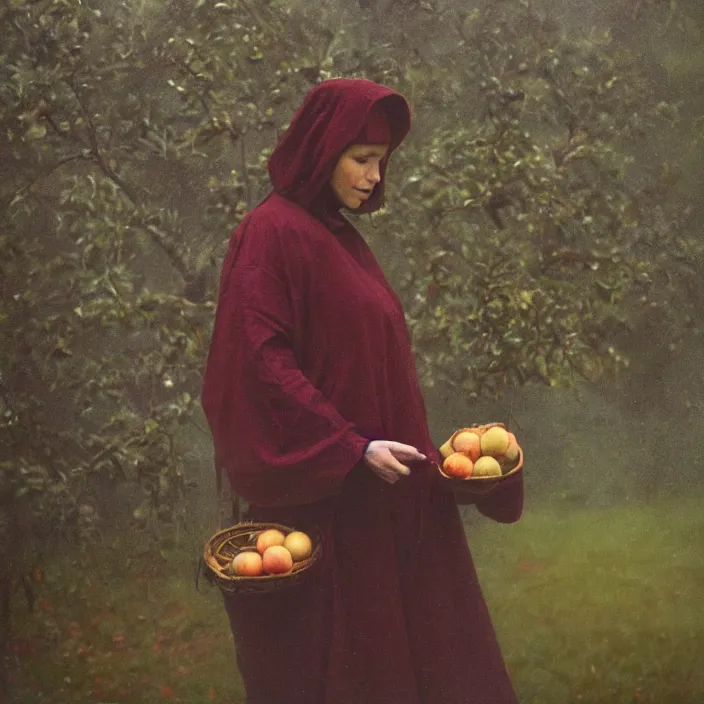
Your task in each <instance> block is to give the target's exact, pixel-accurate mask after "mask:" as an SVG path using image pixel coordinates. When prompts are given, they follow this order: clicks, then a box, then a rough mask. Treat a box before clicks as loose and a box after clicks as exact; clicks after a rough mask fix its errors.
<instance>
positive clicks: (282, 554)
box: [262, 545, 293, 574]
mask: <svg viewBox="0 0 704 704" xmlns="http://www.w3.org/2000/svg"><path fill="white" fill-rule="evenodd" d="M262 564H263V566H264V571H265V572H266V573H267V574H285V573H286V572H290V571H291V568H292V567H293V558H292V557H291V553H290V552H289V551H288V550H287V549H286V548H285V547H284V546H283V545H272V546H271V547H270V548H267V549H266V550H265V552H264V555H263V556H262Z"/></svg>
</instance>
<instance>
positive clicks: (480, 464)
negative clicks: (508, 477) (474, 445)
mask: <svg viewBox="0 0 704 704" xmlns="http://www.w3.org/2000/svg"><path fill="white" fill-rule="evenodd" d="M500 475H501V465H500V464H499V463H498V460H496V458H495V457H491V456H489V455H484V456H483V457H480V458H479V459H478V460H477V461H476V462H475V463H474V472H473V474H472V476H474V477H497V476H500Z"/></svg>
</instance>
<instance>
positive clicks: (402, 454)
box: [388, 442, 428, 462]
mask: <svg viewBox="0 0 704 704" xmlns="http://www.w3.org/2000/svg"><path fill="white" fill-rule="evenodd" d="M388 449H389V451H390V452H391V453H392V454H393V455H394V457H396V458H397V459H400V460H406V461H408V462H413V461H418V460H425V459H428V458H427V457H426V456H425V455H424V454H423V453H422V452H419V451H418V450H417V449H416V448H415V447H413V446H412V445H404V444H403V443H401V442H389V444H388Z"/></svg>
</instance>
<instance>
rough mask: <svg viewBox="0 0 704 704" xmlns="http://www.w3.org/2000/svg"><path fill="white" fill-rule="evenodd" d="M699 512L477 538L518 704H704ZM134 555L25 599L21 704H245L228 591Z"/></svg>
mask: <svg viewBox="0 0 704 704" xmlns="http://www.w3.org/2000/svg"><path fill="white" fill-rule="evenodd" d="M703 505H704V502H703V501H702V499H701V498H688V499H686V500H678V501H674V500H670V501H666V502H662V503H659V504H656V505H655V504H654V505H651V506H649V507H646V508H643V507H623V508H618V509H608V510H601V511H587V510H583V511H569V512H568V511H560V510H556V509H554V508H553V509H550V508H544V509H539V508H532V507H529V508H528V509H527V510H526V513H525V515H524V517H523V518H522V519H521V521H520V522H519V523H517V524H515V525H508V526H505V525H498V524H493V523H490V522H488V521H482V522H481V523H479V524H478V525H473V526H472V527H470V528H468V535H469V539H470V543H471V546H472V552H473V554H474V558H475V562H476V565H477V569H478V571H479V575H480V580H481V583H482V585H483V589H484V593H485V596H486V599H487V602H488V604H489V607H490V609H491V612H492V615H493V618H494V623H495V625H496V628H497V631H498V634H499V638H500V641H501V643H502V646H503V650H504V654H505V657H506V661H507V664H508V666H509V669H510V671H511V674H512V677H513V681H514V683H515V686H516V690H517V692H518V695H519V700H520V702H521V704H553V703H554V704H572V703H575V704H576V703H580V704H597V703H598V704H642V703H649V704H669V703H672V704H675V703H676V704H696V703H697V702H700V701H701V702H704V664H703V663H704V661H703V660H702V657H701V653H704V609H702V606H701V602H700V599H701V595H702V594H704V560H703V559H702V558H703V557H704V544H703V543H702V536H704V511H702V506H703ZM137 540H138V538H137V537H136V536H135V535H134V534H132V535H131V537H130V538H129V539H128V538H126V537H122V538H120V539H119V540H118V539H114V540H113V541H112V542H111V541H108V540H105V542H104V544H103V545H102V546H100V548H99V549H96V550H95V551H94V552H91V553H82V554H75V555H69V554H66V555H57V556H56V559H55V561H53V562H52V563H51V564H48V565H46V567H45V570H44V575H43V579H42V581H41V583H38V584H37V591H38V601H37V605H36V607H35V613H34V614H29V613H28V611H27V607H26V605H25V604H23V602H22V601H21V600H20V599H19V598H18V599H17V601H16V604H15V610H16V611H15V613H16V615H15V619H16V624H15V629H16V637H15V640H14V642H13V644H12V649H13V652H14V658H13V672H12V676H13V681H14V684H15V686H16V687H17V689H18V691H20V692H21V693H22V696H21V697H20V699H19V701H20V702H21V703H22V704H24V703H25V702H27V704H34V702H46V703H47V704H59V703H61V704H65V703H66V702H77V703H80V702H94V703H98V702H110V703H112V702H115V703H117V702H130V704H151V703H157V702H160V703H162V702H186V703H187V704H201V703H205V702H208V703H209V704H212V703H222V704H237V703H238V702H241V701H243V696H242V690H241V685H240V683H239V680H238V677H237V672H236V666H235V661H234V654H233V646H232V640H231V636H230V633H229V628H228V625H227V623H226V620H225V613H224V609H223V608H222V606H221V601H220V597H219V592H217V591H216V590H215V589H214V588H212V587H211V586H210V585H209V584H208V583H207V582H205V583H203V582H202V583H201V591H202V593H198V592H196V591H195V587H194V569H193V560H194V557H195V554H194V551H193V550H183V551H182V552H181V553H179V552H178V551H175V552H173V553H172V554H165V555H164V556H159V557H153V556H151V557H150V555H149V553H147V552H144V551H142V553H141V554H140V548H139V545H138V544H137V542H136V541H137ZM127 554H130V555H132V557H131V558H130V559H129V560H128V559H127V558H126V557H124V556H125V555H127ZM78 575H80V576H78Z"/></svg>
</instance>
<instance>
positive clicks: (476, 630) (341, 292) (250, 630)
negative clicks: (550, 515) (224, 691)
mask: <svg viewBox="0 0 704 704" xmlns="http://www.w3.org/2000/svg"><path fill="white" fill-rule="evenodd" d="M379 100H384V103H385V105H386V107H387V109H388V111H389V116H390V119H391V124H392V128H393V139H392V144H391V147H392V149H391V150H390V151H393V148H395V147H396V146H398V144H399V143H400V142H401V141H402V140H403V138H404V137H405V135H406V133H407V132H408V129H409V126H410V111H409V109H408V105H407V103H406V101H405V100H404V99H403V98H402V97H401V96H400V95H399V94H397V93H395V92H393V91H392V90H390V89H388V88H385V87H382V86H379V85H377V84H375V83H372V82H369V81H361V80H346V79H338V80H333V81H327V82H324V83H322V84H319V85H318V86H316V87H315V88H314V89H312V90H311V91H310V92H309V94H308V95H307V97H306V100H305V101H304V103H303V105H302V106H301V108H300V109H299V110H298V112H297V113H296V115H295V116H294V119H293V121H292V123H291V126H290V128H289V130H288V132H287V133H286V134H285V135H284V136H283V137H282V139H281V141H280V143H279V145H278V147H277V149H276V151H275V152H274V154H273V155H272V157H271V160H270V164H269V169H270V175H271V179H272V183H273V186H274V191H273V192H272V193H271V194H270V195H269V196H268V197H267V198H266V199H265V201H264V202H263V203H261V204H260V205H258V206H257V207H256V208H254V209H253V210H252V211H251V212H250V213H249V214H248V215H247V217H246V218H245V219H244V221H243V222H242V223H241V224H240V226H239V227H238V228H237V229H236V230H235V232H234V233H233V235H232V238H231V241H230V247H229V250H228V253H227V255H226V257H225V262H224V265H223V269H222V273H221V279H220V290H219V294H218V307H217V313H216V320H215V328H214V332H213V338H212V342H211V348H210V353H209V357H208V363H207V368H206V371H205V382H204V388H203V395H202V402H203V407H204V410H205V413H206V416H207V418H208V422H209V424H210V427H211V429H212V433H213V439H214V445H215V455H216V462H217V464H218V467H219V468H221V469H222V470H223V471H224V472H226V473H227V476H228V477H229V481H230V483H231V486H232V488H233V489H234V491H235V492H236V493H238V494H239V495H241V496H242V497H243V498H244V499H246V500H247V501H248V502H250V509H249V512H248V515H247V518H248V519H251V520H266V521H274V522H279V523H284V524H287V525H291V526H293V527H296V528H298V529H301V530H313V529H314V528H315V529H317V530H319V531H320V532H321V535H322V537H323V541H324V550H323V560H322V564H321V565H320V569H319V570H317V571H316V573H315V575H314V578H313V579H311V580H308V582H307V583H306V584H305V585H302V586H301V587H300V588H296V589H292V590H290V591H281V592H280V593H270V594H262V595H256V596H253V595H247V596H237V597H227V598H226V599H225V605H226V608H227V613H228V615H229V617H230V622H231V626H232V630H233V633H234V636H235V644H236V650H237V661H238V665H239V669H240V672H241V675H242V677H243V679H244V682H245V686H246V689H247V702H248V704H420V703H421V702H422V703H423V704H514V703H515V702H516V698H515V695H514V693H513V690H512V687H511V683H510V680H509V677H508V675H507V672H506V669H505V667H504V663H503V660H502V656H501V652H500V650H499V646H498V644H497V640H496V636H495V633H494V629H493V627H492V623H491V620H490V617H489V613H488V611H487V608H486V605H485V602H484V599H483V597H482V593H481V590H480V586H479V583H478V581H477V575H476V573H475V569H474V566H473V563H472V558H471V555H470V552H469V548H468V545H467V539H466V536H465V533H464V530H463V526H462V522H461V520H460V515H459V512H458V509H457V505H456V501H455V499H454V497H453V495H452V494H451V493H450V492H449V491H448V490H447V489H446V488H445V487H444V485H442V484H441V483H440V481H439V479H440V477H439V475H438V472H437V468H436V467H435V466H434V465H433V464H432V462H433V461H437V460H438V453H437V450H436V449H435V447H434V444H433V442H432V440H431V438H430V435H429V431H428V424H427V418H426V409H425V405H424V401H423V397H422V395H421V391H420V388H419V384H418V380H417V376H416V367H415V359H414V356H413V352H412V349H411V340H410V338H409V333H408V330H407V327H406V322H405V318H404V311H403V309H402V306H401V303H400V301H399V299H398V297H397V296H396V294H395V293H394V291H393V290H392V288H391V287H390V285H389V284H388V282H387V281H386V279H385V277H384V274H383V273H382V271H381V269H380V268H379V265H378V264H377V262H376V260H375V258H374V256H373V254H372V252H371V250H370V249H369V247H368V246H367V244H366V242H365V241H364V239H363V238H362V236H361V235H360V234H359V232H358V231H357V230H356V229H355V228H354V227H353V226H352V225H351V224H350V223H349V222H348V220H347V219H346V218H344V217H343V216H342V214H341V213H340V212H339V210H340V208H339V205H338V204H337V202H336V199H335V197H334V195H333V193H332V191H331V189H330V187H329V185H328V182H329V178H330V176H331V174H332V170H333V169H334V166H335V164H336V162H337V159H338V158H339V156H340V154H341V153H342V152H343V150H344V149H345V148H346V147H347V146H348V145H349V144H350V143H352V142H353V141H354V139H355V136H356V135H357V134H358V133H359V130H360V129H361V127H362V125H363V124H364V120H365V116H366V115H367V114H368V112H369V110H370V108H371V106H372V105H373V104H374V103H375V102H376V101H379ZM387 161H388V158H385V159H384V160H383V162H382V164H381V172H382V182H381V183H380V184H379V185H378V186H377V188H376V190H375V192H374V194H373V195H372V197H371V198H370V199H369V200H368V201H367V202H366V203H365V206H364V210H365V211H373V210H375V209H377V208H379V207H380V204H381V202H382V199H383V176H384V174H385V170H386V165H387ZM452 430H453V429H452V428H448V436H449V434H450V433H451V431H452ZM371 438H373V439H379V438H381V439H387V440H395V441H398V442H402V443H407V444H409V445H413V446H415V447H416V448H418V449H419V450H420V451H421V452H423V453H425V454H426V455H427V456H428V461H427V462H421V463H413V465H412V467H411V475H410V476H409V477H404V478H401V480H400V481H398V482H397V483H396V484H394V485H389V484H387V483H385V482H383V481H382V480H381V479H380V478H379V477H377V476H376V475H375V474H374V473H373V472H372V471H371V470H370V469H369V468H368V467H367V466H366V465H365V464H364V462H363V460H362V455H363V449H364V446H365V444H366V443H367V441H368V440H369V439H371ZM443 439H444V438H443ZM522 503H523V484H522V478H521V477H520V476H519V477H518V478H517V479H516V480H515V481H512V482H511V484H510V485H506V486H502V487H500V488H498V489H496V490H495V491H494V492H492V493H491V494H489V496H488V497H487V498H485V499H484V500H483V501H482V502H481V503H478V504H477V507H478V508H479V510H480V511H482V513H484V514H485V515H487V516H489V517H491V518H493V519H495V520H497V521H502V522H507V523H508V522H513V521H516V520H518V518H519V517H520V514H521V510H522Z"/></svg>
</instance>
